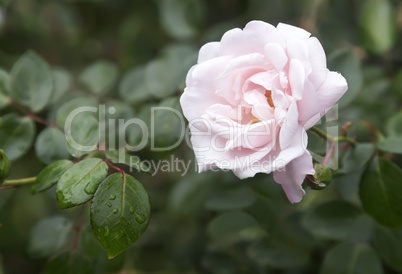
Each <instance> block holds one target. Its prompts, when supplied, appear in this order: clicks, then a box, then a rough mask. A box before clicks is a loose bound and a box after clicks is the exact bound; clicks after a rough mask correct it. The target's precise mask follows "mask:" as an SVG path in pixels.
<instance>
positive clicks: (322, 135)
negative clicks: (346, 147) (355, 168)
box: [310, 127, 358, 146]
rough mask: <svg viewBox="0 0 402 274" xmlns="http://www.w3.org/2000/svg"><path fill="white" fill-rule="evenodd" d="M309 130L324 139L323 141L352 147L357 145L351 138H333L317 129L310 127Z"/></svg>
mask: <svg viewBox="0 0 402 274" xmlns="http://www.w3.org/2000/svg"><path fill="white" fill-rule="evenodd" d="M310 130H311V131H312V132H313V133H314V134H315V135H317V136H318V137H321V138H322V139H325V140H328V141H331V142H338V143H340V142H347V143H349V144H351V145H353V146H355V145H357V144H358V143H357V141H356V140H354V139H352V138H349V137H344V136H340V137H334V136H332V135H329V134H327V133H325V132H324V131H322V130H321V129H319V128H317V127H312V128H310Z"/></svg>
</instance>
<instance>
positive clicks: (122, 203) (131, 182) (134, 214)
mask: <svg viewBox="0 0 402 274" xmlns="http://www.w3.org/2000/svg"><path fill="white" fill-rule="evenodd" d="M150 213H151V206H150V203H149V197H148V193H147V192H146V191H145V189H144V187H143V186H142V185H141V183H140V182H138V181H137V180H136V179H134V178H133V177H132V176H130V175H128V174H125V175H123V174H121V173H115V174H113V175H110V176H109V177H108V178H106V180H105V181H103V182H102V184H101V185H100V186H99V189H98V191H97V192H96V193H95V196H94V198H93V200H92V206H91V225H92V229H93V231H94V232H95V235H96V237H97V238H98V240H99V241H100V243H101V244H102V245H103V247H104V248H105V249H106V251H107V254H108V257H109V258H114V257H116V256H117V255H118V254H120V253H121V252H123V251H124V250H125V249H126V248H127V247H128V246H130V245H131V244H132V243H134V242H135V241H137V239H138V238H139V237H140V236H141V235H142V234H143V233H144V231H145V230H146V228H147V226H148V223H149V218H150Z"/></svg>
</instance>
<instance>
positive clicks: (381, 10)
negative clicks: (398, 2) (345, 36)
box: [360, 0, 397, 54]
mask: <svg viewBox="0 0 402 274" xmlns="http://www.w3.org/2000/svg"><path fill="white" fill-rule="evenodd" d="M360 26H361V38H362V42H363V46H364V47H365V48H366V49H367V50H369V51H371V52H373V53H376V54H382V53H384V52H385V51H387V50H389V49H391V47H392V46H393V44H394V43H395V40H396V39H395V38H396V27H397V24H396V18H395V13H394V11H393V7H392V5H391V4H390V3H389V1H387V0H370V1H367V2H366V3H365V5H364V8H363V12H362V17H361V24H360Z"/></svg>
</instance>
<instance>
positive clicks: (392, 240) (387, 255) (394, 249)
mask: <svg viewBox="0 0 402 274" xmlns="http://www.w3.org/2000/svg"><path fill="white" fill-rule="evenodd" d="M373 244H374V247H375V248H376V249H377V252H378V254H380V256H381V258H382V259H383V261H384V262H385V263H386V264H387V265H388V266H389V267H391V268H392V269H394V270H395V271H398V272H402V260H401V258H402V234H401V233H400V232H399V235H398V233H395V232H394V231H392V230H390V229H387V228H385V227H381V226H378V227H377V228H376V230H375V231H374V237H373Z"/></svg>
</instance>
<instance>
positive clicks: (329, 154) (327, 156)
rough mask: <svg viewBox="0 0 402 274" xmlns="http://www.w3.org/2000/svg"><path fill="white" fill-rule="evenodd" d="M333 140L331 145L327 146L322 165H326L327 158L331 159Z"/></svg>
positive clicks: (327, 162)
mask: <svg viewBox="0 0 402 274" xmlns="http://www.w3.org/2000/svg"><path fill="white" fill-rule="evenodd" d="M334 146H335V142H332V143H331V145H330V146H329V149H328V152H327V155H325V158H324V162H323V163H322V164H323V165H324V166H328V164H329V160H330V159H331V155H332V150H333V149H334Z"/></svg>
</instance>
